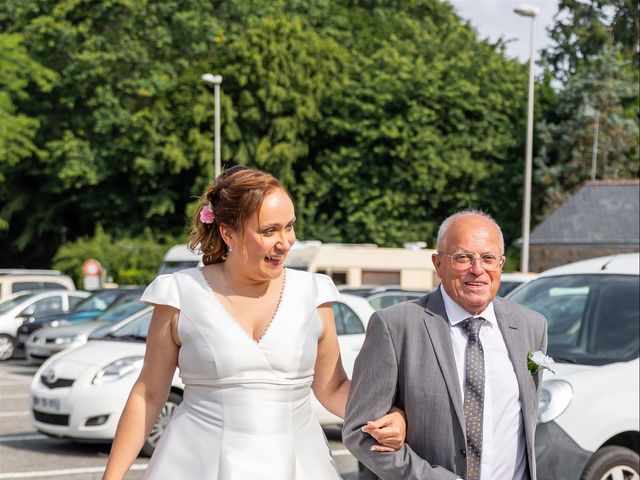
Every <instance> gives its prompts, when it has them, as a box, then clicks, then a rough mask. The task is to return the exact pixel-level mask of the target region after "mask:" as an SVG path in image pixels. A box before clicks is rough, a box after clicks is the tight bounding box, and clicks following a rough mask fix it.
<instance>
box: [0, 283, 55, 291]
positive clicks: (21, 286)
mask: <svg viewBox="0 0 640 480" xmlns="http://www.w3.org/2000/svg"><path fill="white" fill-rule="evenodd" d="M58 288H60V286H59V285H58ZM41 289H42V282H14V283H13V284H12V285H11V292H12V293H16V292H23V291H25V290H41Z"/></svg>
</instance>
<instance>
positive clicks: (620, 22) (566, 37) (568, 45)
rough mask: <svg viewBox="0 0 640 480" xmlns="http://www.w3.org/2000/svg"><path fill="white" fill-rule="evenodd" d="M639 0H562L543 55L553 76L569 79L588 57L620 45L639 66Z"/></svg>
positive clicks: (624, 54)
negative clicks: (551, 42) (605, 48)
mask: <svg viewBox="0 0 640 480" xmlns="http://www.w3.org/2000/svg"><path fill="white" fill-rule="evenodd" d="M639 13H640V7H639V4H638V0H560V2H559V4H558V13H557V14H556V16H555V18H556V23H555V24H554V26H553V27H552V28H551V29H550V31H549V35H550V37H551V40H552V41H553V43H554V45H553V46H552V47H550V48H549V49H547V50H546V51H545V52H544V54H543V56H544V59H545V60H546V62H547V64H548V65H549V68H550V69H551V71H552V72H553V74H554V76H555V77H556V78H557V79H559V80H561V81H566V80H567V79H568V78H569V77H570V76H571V75H573V74H574V73H576V72H577V70H578V66H579V64H580V63H581V62H584V61H585V60H586V59H587V58H588V57H590V56H593V55H597V54H599V53H600V52H601V51H602V49H603V48H604V47H612V46H616V45H617V46H618V47H617V48H619V49H620V52H621V54H622V56H623V58H625V59H627V60H630V61H631V64H630V66H631V68H633V69H635V70H637V69H638V66H639V63H640V62H639V59H640V43H639V38H638V35H639V31H640V21H639Z"/></svg>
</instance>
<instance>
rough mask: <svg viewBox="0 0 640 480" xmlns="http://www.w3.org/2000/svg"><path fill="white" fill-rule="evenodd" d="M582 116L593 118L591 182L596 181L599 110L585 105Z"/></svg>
mask: <svg viewBox="0 0 640 480" xmlns="http://www.w3.org/2000/svg"><path fill="white" fill-rule="evenodd" d="M584 114H585V115H586V116H587V117H593V147H592V149H591V180H595V179H596V166H597V163H598V131H599V130H600V110H596V109H595V108H593V107H592V106H591V105H586V106H585V108H584Z"/></svg>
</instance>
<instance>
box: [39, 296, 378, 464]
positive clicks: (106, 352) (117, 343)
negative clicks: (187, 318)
mask: <svg viewBox="0 0 640 480" xmlns="http://www.w3.org/2000/svg"><path fill="white" fill-rule="evenodd" d="M333 309H334V313H335V317H336V327H337V330H338V335H339V336H338V341H339V342H340V352H341V355H342V362H343V365H344V367H345V370H346V371H347V374H348V375H349V376H351V372H352V371H353V363H354V361H355V357H356V355H357V354H358V352H359V351H360V347H361V346H362V342H363V341H364V331H365V328H366V324H367V322H368V321H369V317H370V316H371V314H372V313H373V308H372V307H371V306H370V305H369V303H368V302H367V301H366V300H364V299H362V298H358V297H354V296H352V295H341V297H340V299H339V300H338V301H336V302H334V304H333ZM152 311H153V309H152V307H148V308H146V309H144V310H142V311H141V312H138V313H136V314H134V315H133V316H131V317H129V318H127V319H125V320H123V321H122V322H121V323H119V324H118V325H116V326H114V327H112V329H111V330H110V331H109V332H108V333H106V334H105V332H104V331H103V332H101V334H102V335H103V336H101V337H100V338H95V339H90V341H89V342H87V343H86V344H84V345H81V346H79V347H77V348H73V349H69V350H64V351H62V352H60V353H58V354H56V355H54V356H52V357H51V358H49V359H48V360H47V361H46V362H45V363H44V364H43V365H42V366H41V367H40V368H39V369H38V371H37V372H36V374H35V375H34V378H33V381H32V382H31V403H32V410H31V420H32V422H33V425H34V426H35V428H36V429H37V430H38V431H40V432H43V433H46V434H48V435H51V436H55V437H61V438H71V439H74V440H79V441H82V440H85V441H100V440H104V441H110V440H112V439H113V437H114V435H115V431H116V426H117V424H118V420H119V418H120V414H121V412H122V409H123V408H124V405H125V403H126V401H127V397H128V396H129V392H130V391H131V387H132V386H133V384H134V382H135V381H136V379H137V378H138V374H139V372H140V368H141V367H142V361H143V358H144V352H145V347H146V345H145V341H146V336H147V330H148V328H149V323H150V321H151V314H152ZM183 390H184V385H183V384H182V382H181V381H180V378H179V377H178V371H177V370H176V373H175V374H174V377H173V381H172V384H171V393H170V394H169V398H168V400H167V403H166V404H165V406H164V408H163V409H162V411H161V412H160V416H159V417H158V420H157V421H156V423H155V425H154V427H153V429H152V431H151V434H150V435H149V438H148V439H147V441H146V443H145V445H144V447H143V450H142V452H143V453H144V454H146V455H150V454H151V453H152V452H153V449H154V448H155V446H156V444H157V442H158V440H159V438H160V435H161V434H162V432H163V430H164V427H165V425H166V423H167V421H168V420H169V418H170V417H171V415H172V414H173V412H174V410H175V409H176V407H177V406H178V404H180V402H181V401H182V395H183ZM313 410H314V413H315V414H316V415H317V417H318V419H319V421H320V423H321V424H323V425H327V424H333V423H339V422H342V420H341V419H340V418H338V417H335V416H334V415H332V414H331V413H329V412H328V411H326V410H325V409H324V408H323V407H322V405H320V403H319V402H318V401H317V400H315V398H314V399H313Z"/></svg>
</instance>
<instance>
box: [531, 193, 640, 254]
mask: <svg viewBox="0 0 640 480" xmlns="http://www.w3.org/2000/svg"><path fill="white" fill-rule="evenodd" d="M530 243H531V244H532V245H545V244H574V245H619V246H640V184H639V183H638V181H627V182H624V181H621V182H615V181H603V182H589V183H587V184H585V185H584V186H583V187H582V188H581V189H580V190H578V191H577V192H576V193H575V194H574V195H573V196H572V197H571V198H569V200H567V201H566V202H565V203H564V204H563V205H562V206H561V207H560V208H558V210H556V211H555V212H554V213H553V214H551V215H550V216H549V217H548V218H547V219H546V220H544V221H543V222H542V223H540V224H539V225H538V226H536V227H535V228H534V229H533V231H532V232H531V238H530Z"/></svg>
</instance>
